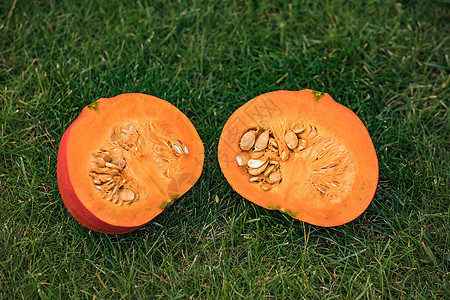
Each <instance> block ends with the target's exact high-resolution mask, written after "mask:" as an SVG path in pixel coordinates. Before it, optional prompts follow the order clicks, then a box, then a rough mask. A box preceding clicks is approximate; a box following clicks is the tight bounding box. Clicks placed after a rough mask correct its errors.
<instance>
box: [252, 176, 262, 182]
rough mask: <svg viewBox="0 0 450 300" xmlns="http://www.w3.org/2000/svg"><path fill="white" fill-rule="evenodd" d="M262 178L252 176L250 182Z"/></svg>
mask: <svg viewBox="0 0 450 300" xmlns="http://www.w3.org/2000/svg"><path fill="white" fill-rule="evenodd" d="M260 180H261V177H252V178H250V182H258V181H260Z"/></svg>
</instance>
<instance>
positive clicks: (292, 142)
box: [236, 122, 317, 191]
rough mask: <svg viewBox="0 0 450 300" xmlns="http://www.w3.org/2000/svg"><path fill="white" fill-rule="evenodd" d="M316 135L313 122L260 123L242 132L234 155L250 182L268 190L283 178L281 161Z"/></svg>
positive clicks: (305, 145) (297, 150) (302, 147)
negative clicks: (288, 124) (308, 123)
mask: <svg viewBox="0 0 450 300" xmlns="http://www.w3.org/2000/svg"><path fill="white" fill-rule="evenodd" d="M316 136H317V128H316V127H315V126H314V125H309V126H306V125H304V124H303V123H302V122H295V123H294V124H292V125H291V126H284V125H283V126H271V125H269V124H266V123H260V124H259V125H258V127H257V128H252V129H250V130H248V131H247V132H245V133H244V134H243V135H242V137H241V139H240V142H239V148H240V149H241V150H242V152H240V153H239V154H238V155H237V156H236V162H237V164H238V165H239V166H240V167H242V168H245V170H246V172H247V173H248V175H249V180H250V181H251V182H254V183H257V184H259V186H260V187H261V189H262V190H264V191H269V190H271V189H272V188H273V187H274V186H276V185H277V184H279V183H280V182H281V181H282V173H281V169H280V163H281V162H284V161H287V160H288V159H289V157H290V156H291V155H294V154H295V153H296V152H300V151H303V150H304V149H305V148H306V147H307V144H308V142H307V140H311V139H314V138H315V137H316Z"/></svg>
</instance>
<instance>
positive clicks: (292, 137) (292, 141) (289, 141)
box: [284, 130, 298, 150]
mask: <svg viewBox="0 0 450 300" xmlns="http://www.w3.org/2000/svg"><path fill="white" fill-rule="evenodd" d="M284 140H285V141H286V145H287V146H288V148H289V149H291V150H293V149H295V147H297V145H298V138H297V135H296V134H295V133H294V132H293V131H291V130H289V131H287V132H286V134H285V135H284Z"/></svg>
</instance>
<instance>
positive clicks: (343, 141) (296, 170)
mask: <svg viewBox="0 0 450 300" xmlns="http://www.w3.org/2000/svg"><path fill="white" fill-rule="evenodd" d="M295 122H300V123H303V124H307V126H311V125H312V126H313V127H307V128H311V129H309V134H308V135H307V136H306V137H304V142H305V143H306V146H305V148H304V149H301V147H300V140H301V139H302V137H301V136H302V134H306V132H307V131H305V133H301V134H297V136H298V141H299V146H298V148H295V149H294V150H290V149H289V148H286V149H288V150H289V152H290V153H288V154H290V155H289V156H288V157H289V158H288V159H287V160H286V161H283V160H282V159H278V160H277V164H278V163H279V169H277V170H278V172H279V173H280V174H281V176H282V179H281V181H279V182H278V183H277V184H271V185H269V189H268V190H263V189H262V188H263V187H264V188H267V184H266V183H265V182H266V180H268V178H267V177H264V176H262V177H259V179H256V180H257V181H256V183H255V182H250V180H254V179H255V178H256V177H252V176H251V175H249V174H248V172H249V171H250V170H251V168H250V167H249V166H246V165H244V166H239V165H238V163H237V162H236V158H237V156H240V157H242V153H243V152H244V151H243V150H242V149H241V147H240V142H241V141H242V139H243V135H244V133H246V132H249V130H250V131H251V130H253V131H257V132H261V131H264V130H266V129H265V128H267V126H269V127H270V130H269V131H270V132H272V131H273V132H274V137H275V136H277V135H278V137H279V138H280V139H278V141H283V140H287V137H286V139H285V136H283V134H285V133H286V132H287V131H289V130H291V128H293V126H294V125H293V124H294V123H295ZM268 124H269V125H268ZM313 129H314V130H316V132H315V133H314V132H313ZM311 132H313V134H312V133H311ZM269 144H270V143H269ZM278 146H279V145H278ZM279 147H281V146H279ZM285 147H287V146H285ZM277 149H281V148H277ZM299 149H301V150H299ZM249 151H254V150H249ZM265 151H266V152H268V148H267V149H266V150H265ZM273 151H275V150H273ZM277 151H279V150H277ZM270 153H272V152H270ZM276 153H277V152H275V154H276ZM218 155H219V164H220V167H221V170H222V172H223V174H224V176H225V178H226V179H227V181H228V182H229V184H230V185H231V186H232V188H233V189H234V190H235V191H236V192H237V193H239V194H240V195H241V196H242V197H244V198H246V199H248V200H250V201H252V202H253V203H255V204H257V205H260V206H262V207H264V208H267V209H277V210H280V211H282V212H286V213H288V214H289V215H290V216H292V217H294V218H296V219H298V220H301V221H304V222H307V223H310V224H313V225H319V226H324V227H329V226H338V225H342V224H345V223H347V222H350V221H352V220H354V219H355V218H357V217H358V216H359V215H361V214H362V213H363V212H364V211H365V210H366V209H367V207H368V206H369V204H370V202H371V201H372V199H373V197H374V194H375V191H376V188H377V183H378V159H377V155H376V152H375V148H374V146H373V143H372V140H371V138H370V136H369V133H368V131H367V129H366V127H365V126H364V124H363V123H362V122H361V120H360V119H359V118H358V117H357V116H356V114H355V113H353V112H352V111H351V110H350V109H348V108H346V107H345V106H343V105H341V104H339V103H337V102H335V101H334V100H333V99H332V98H331V96H330V95H328V94H322V93H318V92H315V91H312V90H309V89H304V90H301V91H284V90H282V91H275V92H270V93H266V94H263V95H260V96H258V97H256V98H254V99H252V100H250V101H248V102H247V103H246V104H244V105H243V106H241V107H240V108H239V109H238V110H236V111H235V112H234V113H233V114H232V115H231V116H230V118H229V119H228V121H227V122H226V124H225V126H224V128H223V131H222V134H221V137H220V140H219V145H218ZM264 157H265V156H263V158H264ZM269 166H270V165H269ZM261 178H263V179H261ZM258 180H261V181H258Z"/></svg>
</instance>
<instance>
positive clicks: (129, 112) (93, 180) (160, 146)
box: [57, 94, 204, 233]
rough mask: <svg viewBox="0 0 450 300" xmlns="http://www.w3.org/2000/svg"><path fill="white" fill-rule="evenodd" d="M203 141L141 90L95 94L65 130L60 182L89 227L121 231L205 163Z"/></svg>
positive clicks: (148, 215) (182, 189)
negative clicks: (102, 96) (115, 94)
mask: <svg viewBox="0 0 450 300" xmlns="http://www.w3.org/2000/svg"><path fill="white" fill-rule="evenodd" d="M203 160H204V148H203V143H202V141H201V140H200V137H199V135H198V133H197V131H196V130H195V128H194V126H193V125H192V123H191V122H190V121H189V119H188V118H187V117H186V116H185V115H184V114H183V113H182V112H181V111H179V110H178V109H177V108H176V107H174V106H173V105H172V104H170V103H169V102H167V101H164V100H161V99H158V98H156V97H153V96H149V95H144V94H123V95H119V96H116V97H114V98H103V99H99V100H97V101H96V102H94V103H93V104H91V105H89V106H87V107H85V108H84V109H83V111H82V112H81V114H80V116H79V117H78V118H77V119H76V120H75V121H74V122H73V123H72V124H71V125H70V127H69V128H68V129H67V130H66V132H65V133H64V135H63V137H62V139H61V143H60V147H59V152H58V164H57V175H58V186H59V189H60V193H61V197H62V199H63V201H64V204H65V205H66V207H67V209H68V211H69V212H70V213H71V215H72V216H73V217H74V218H75V219H76V220H77V221H79V222H80V223H81V224H82V225H84V226H86V227H87V228H89V229H91V230H94V231H98V232H103V233H126V232H130V231H133V230H135V229H137V228H139V227H140V226H142V225H144V224H146V223H147V222H149V221H150V220H151V219H153V218H154V217H155V216H157V215H158V214H160V213H161V212H162V211H163V210H164V208H165V207H166V206H167V204H169V203H170V202H171V201H173V200H174V199H176V198H178V197H180V196H181V195H183V194H184V193H186V192H187V191H188V190H189V189H190V188H191V187H192V186H193V185H194V184H195V182H196V181H197V180H198V178H199V177H200V174H201V172H202V168H203Z"/></svg>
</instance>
